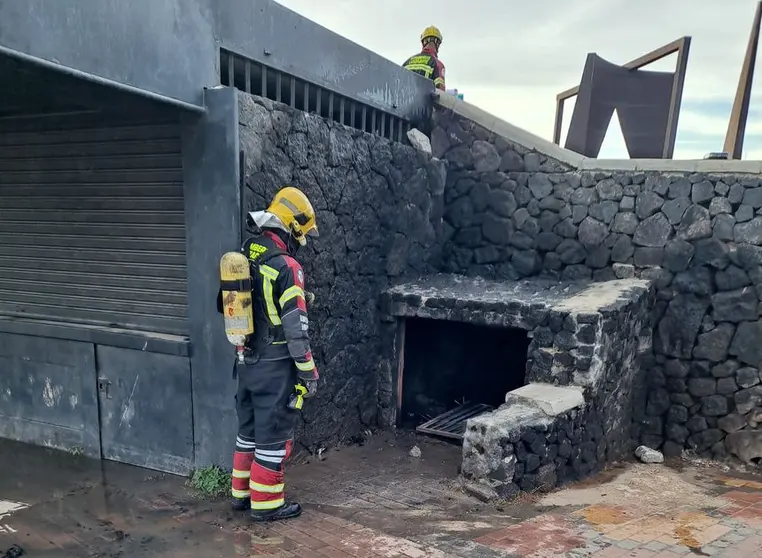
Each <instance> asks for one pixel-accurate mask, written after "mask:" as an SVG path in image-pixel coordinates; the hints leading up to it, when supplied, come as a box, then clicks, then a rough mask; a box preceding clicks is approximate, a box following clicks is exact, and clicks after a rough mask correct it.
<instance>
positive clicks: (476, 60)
mask: <svg viewBox="0 0 762 558" xmlns="http://www.w3.org/2000/svg"><path fill="white" fill-rule="evenodd" d="M279 1H280V3H281V4H283V5H285V6H286V7H288V8H290V9H292V10H295V11H297V12H299V13H300V14H302V15H304V16H306V17H308V18H309V19H312V20H313V21H316V22H318V23H319V24H321V25H323V26H325V27H327V28H329V29H331V30H332V31H335V32H337V33H339V34H341V35H343V36H345V37H347V38H349V39H351V40H353V41H355V42H357V43H359V44H361V45H363V46H365V47H367V48H369V49H371V50H374V51H376V52H378V53H379V54H380V55H381V56H384V57H386V58H389V59H390V60H393V61H395V62H396V63H401V62H403V61H404V60H405V59H406V58H407V57H408V56H410V55H411V54H413V53H414V52H415V51H416V50H417V49H418V48H419V43H418V37H419V35H420V32H421V31H422V30H423V29H424V28H425V27H426V26H428V25H432V24H433V25H437V26H438V27H439V28H440V29H441V30H442V34H443V35H444V43H443V45H442V48H441V51H440V56H441V58H442V61H443V62H444V63H445V65H446V66H447V87H448V88H454V87H457V88H458V90H459V91H460V92H461V93H463V94H464V95H465V98H466V100H467V101H468V102H471V103H474V104H476V105H478V106H480V107H481V108H483V109H485V110H487V111H489V112H491V113H493V114H495V115H497V116H499V117H501V118H503V119H505V120H507V121H509V122H511V123H513V124H516V125H518V126H521V127H522V128H525V129H526V130H529V131H531V132H533V133H535V134H538V135H540V136H542V137H544V138H547V139H551V138H552V133H553V118H554V112H555V96H556V94H557V93H559V92H560V91H562V90H564V89H567V88H569V87H573V86H575V85H578V84H579V80H580V77H581V75H582V69H583V66H584V62H585V57H586V55H587V53H589V52H596V53H597V54H598V55H599V56H601V57H603V58H605V59H607V60H609V61H610V62H614V63H618V64H622V63H624V62H627V61H629V60H631V59H633V58H636V57H638V56H640V55H641V54H644V53H646V52H648V51H651V50H653V49H655V48H658V47H660V46H662V45H664V44H666V43H669V42H671V41H673V40H675V39H678V38H680V37H682V36H684V35H689V36H691V37H692V44H691V50H690V57H689V59H688V74H687V77H686V83H685V90H684V95H683V104H682V110H681V113H680V121H679V126H678V136H677V146H676V151H675V158H678V159H691V158H701V157H703V156H704V155H705V154H706V153H707V152H709V151H721V150H722V144H723V140H724V137H725V132H726V129H727V125H728V117H729V115H730V108H731V105H732V103H733V97H734V95H735V90H736V86H737V84H738V76H739V72H740V69H741V64H742V62H743V57H744V54H745V51H746V43H747V41H748V37H749V31H750V30H751V24H752V20H753V17H754V10H755V8H756V5H757V0H729V1H727V2H717V1H715V0H639V1H638V2H634V1H633V0H579V1H575V2H569V1H568V0H543V1H538V2H526V1H521V2H519V1H516V0H437V1H431V2H411V1H409V0H383V1H382V0H279ZM759 58H760V59H762V55H760V57H759ZM674 64H675V57H674V55H673V56H671V57H670V58H668V59H665V60H664V61H662V62H660V63H657V64H654V65H652V66H650V68H652V69H654V70H672V69H674ZM757 73H758V75H757V79H756V80H755V82H757V83H759V82H760V79H762V75H759V74H760V73H762V69H759V68H758V70H757ZM760 93H762V87H760V86H756V85H755V87H754V89H753V92H752V99H751V108H750V111H749V123H748V125H747V131H746V141H745V150H744V158H745V159H757V160H762V119H760V116H762V95H760ZM567 107H568V108H567V109H566V110H565V113H566V115H567V117H566V118H565V120H566V122H565V126H567V125H568V118H569V116H570V115H571V110H572V108H573V104H572V103H569V102H567ZM614 120H616V119H614ZM600 157H602V158H621V157H627V152H626V149H625V147H624V140H623V139H622V137H621V131H620V130H619V127H618V124H617V123H615V122H614V121H613V120H612V126H611V127H610V128H609V133H608V134H607V136H606V140H604V143H603V149H602V151H601V154H600Z"/></svg>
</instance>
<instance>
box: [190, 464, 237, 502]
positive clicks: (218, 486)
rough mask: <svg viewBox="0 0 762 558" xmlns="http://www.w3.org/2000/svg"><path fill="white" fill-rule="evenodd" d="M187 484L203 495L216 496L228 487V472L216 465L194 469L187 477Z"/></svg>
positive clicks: (223, 493) (224, 492)
mask: <svg viewBox="0 0 762 558" xmlns="http://www.w3.org/2000/svg"><path fill="white" fill-rule="evenodd" d="M188 485H189V486H190V487H191V488H195V489H196V490H198V491H199V492H200V493H201V494H203V495H204V496H208V497H212V498H218V497H220V496H224V495H225V494H226V493H227V491H228V489H229V488H230V473H229V472H227V471H224V470H222V469H221V468H220V467H218V466H217V465H210V466H209V467H203V468H202V469H196V470H195V471H193V474H192V475H191V476H190V479H188Z"/></svg>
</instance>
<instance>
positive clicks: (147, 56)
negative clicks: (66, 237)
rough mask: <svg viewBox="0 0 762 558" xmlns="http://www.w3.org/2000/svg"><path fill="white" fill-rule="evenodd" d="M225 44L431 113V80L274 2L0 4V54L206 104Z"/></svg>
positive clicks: (410, 111)
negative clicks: (206, 89) (205, 93)
mask: <svg viewBox="0 0 762 558" xmlns="http://www.w3.org/2000/svg"><path fill="white" fill-rule="evenodd" d="M305 45H309V46H305ZM220 46H222V47H225V48H228V49H230V50H232V51H234V52H236V53H238V54H241V55H243V56H246V57H248V58H251V59H253V60H256V61H259V62H262V63H265V64H267V65H269V66H271V67H275V68H277V69H279V70H282V71H285V72H288V73H290V74H292V75H295V76H296V77H299V78H302V79H305V80H309V81H312V82H313V83H317V84H320V85H323V86H326V87H328V88H330V89H333V90H335V91H337V92H339V93H343V94H345V95H347V96H349V97H353V98H357V99H359V100H363V101H365V102H367V103H369V104H372V105H375V106H377V107H380V108H383V109H385V110H387V111H389V112H393V113H396V114H398V115H400V116H406V117H414V116H416V115H418V116H420V115H421V114H423V113H424V112H425V108H426V107H427V106H429V105H430V102H429V93H430V92H431V91H432V89H433V88H432V84H431V82H430V81H428V80H425V79H423V78H422V77H421V76H418V75H415V74H413V73H412V72H408V71H406V70H403V69H402V68H400V66H399V63H398V62H392V61H389V60H387V59H385V58H383V57H381V56H378V55H377V54H375V53H373V52H370V51H369V50H367V49H365V48H362V47H360V46H359V45H357V44H355V43H352V42H351V41H349V40H347V39H345V38H343V37H341V36H339V35H337V34H335V33H333V32H331V31H329V30H327V29H325V28H324V27H321V26H319V25H317V24H315V23H314V22H312V21H310V20H308V19H306V18H304V17H302V16H300V15H298V14H296V13H295V12H292V11H291V10H288V9H287V8H285V7H283V6H281V5H280V4H278V3H277V2H274V1H273V0H135V1H133V2H123V1H119V0H102V1H99V2H87V3H83V2H80V1H78V0H56V1H55V2H49V1H47V0H4V1H3V2H2V3H1V4H0V53H2V52H5V53H9V54H14V55H19V54H22V55H28V56H31V57H34V58H37V59H41V60H44V61H48V62H49V63H54V64H57V65H60V66H65V67H68V68H73V69H75V70H78V71H80V72H83V73H85V74H89V75H91V76H96V77H98V78H101V79H106V80H110V81H111V82H114V83H118V84H127V85H130V86H132V87H135V88H139V89H141V90H146V91H150V92H152V93H154V94H158V95H162V96H165V97H168V98H172V99H176V100H179V101H183V102H186V103H191V104H193V105H197V106H202V105H203V88H204V87H213V86H215V85H217V84H219V78H218V73H219V52H218V47H220ZM266 53H267V54H266ZM348 69H351V71H347V70H348Z"/></svg>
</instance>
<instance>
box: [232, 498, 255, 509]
mask: <svg viewBox="0 0 762 558" xmlns="http://www.w3.org/2000/svg"><path fill="white" fill-rule="evenodd" d="M230 507H232V508H233V511H246V510H248V509H249V508H250V507H251V499H250V498H235V497H233V498H230Z"/></svg>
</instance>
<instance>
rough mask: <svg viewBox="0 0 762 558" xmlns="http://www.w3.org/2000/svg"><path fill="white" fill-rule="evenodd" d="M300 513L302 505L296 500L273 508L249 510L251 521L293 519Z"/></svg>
mask: <svg viewBox="0 0 762 558" xmlns="http://www.w3.org/2000/svg"><path fill="white" fill-rule="evenodd" d="M300 515H302V506H300V505H299V504H297V503H296V502H286V503H285V504H283V505H282V506H281V507H279V508H275V509H274V510H262V511H259V510H251V520H252V521H257V522H260V521H280V520H283V519H293V518H294V517H299V516H300Z"/></svg>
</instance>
